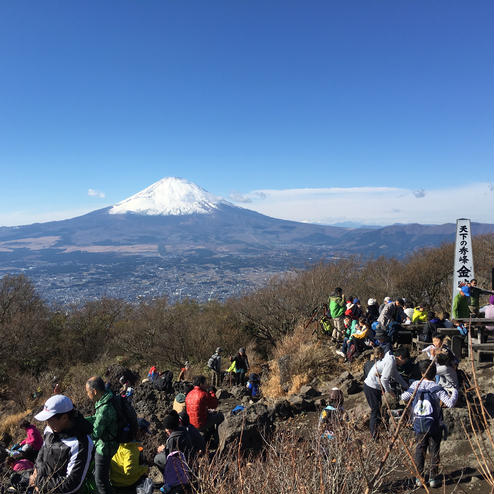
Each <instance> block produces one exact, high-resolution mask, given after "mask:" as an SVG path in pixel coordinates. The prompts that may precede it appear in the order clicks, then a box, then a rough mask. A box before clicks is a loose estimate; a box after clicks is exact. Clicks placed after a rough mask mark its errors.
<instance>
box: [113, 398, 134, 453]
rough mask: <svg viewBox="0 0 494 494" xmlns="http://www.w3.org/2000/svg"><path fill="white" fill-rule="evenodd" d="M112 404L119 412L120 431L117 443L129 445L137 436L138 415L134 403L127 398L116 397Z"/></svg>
mask: <svg viewBox="0 0 494 494" xmlns="http://www.w3.org/2000/svg"><path fill="white" fill-rule="evenodd" d="M112 404H113V407H114V408H115V411H116V412H117V421H118V431H117V437H116V439H115V440H116V441H117V442H118V443H119V444H121V443H129V442H131V441H135V438H136V435H137V430H138V426H137V414H136V411H135V410H134V407H133V406H132V403H131V402H130V400H129V399H128V398H127V397H124V396H120V395H116V396H113V398H112Z"/></svg>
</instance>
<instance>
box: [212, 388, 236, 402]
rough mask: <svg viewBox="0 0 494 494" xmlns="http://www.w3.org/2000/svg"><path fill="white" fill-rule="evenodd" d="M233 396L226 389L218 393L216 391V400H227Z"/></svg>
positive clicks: (219, 390)
mask: <svg viewBox="0 0 494 494" xmlns="http://www.w3.org/2000/svg"><path fill="white" fill-rule="evenodd" d="M232 396H233V395H232V394H231V393H230V392H229V391H228V390H226V389H218V391H216V398H218V400H226V399H228V398H231V397H232Z"/></svg>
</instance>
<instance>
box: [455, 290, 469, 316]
mask: <svg viewBox="0 0 494 494" xmlns="http://www.w3.org/2000/svg"><path fill="white" fill-rule="evenodd" d="M469 299H470V297H466V296H465V295H462V294H461V293H457V294H456V297H455V298H454V299H453V314H452V317H453V319H458V318H464V317H470V309H469V308H468V306H469V305H470V300H469Z"/></svg>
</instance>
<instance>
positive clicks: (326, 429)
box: [318, 388, 345, 439]
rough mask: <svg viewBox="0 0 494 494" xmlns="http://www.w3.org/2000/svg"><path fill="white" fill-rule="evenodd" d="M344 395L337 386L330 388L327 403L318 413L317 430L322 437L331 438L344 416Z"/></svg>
mask: <svg viewBox="0 0 494 494" xmlns="http://www.w3.org/2000/svg"><path fill="white" fill-rule="evenodd" d="M343 402H344V396H343V391H341V389H339V388H332V389H331V390H330V391H329V394H328V402H327V403H328V404H327V405H326V407H324V408H323V409H322V411H321V414H320V415H319V425H318V426H319V430H320V431H321V433H322V437H323V438H326V439H333V438H334V437H335V434H336V433H337V429H338V427H339V426H341V422H342V420H343V418H344V416H345V409H344V408H343Z"/></svg>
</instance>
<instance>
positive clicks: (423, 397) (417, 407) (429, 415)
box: [412, 386, 442, 434]
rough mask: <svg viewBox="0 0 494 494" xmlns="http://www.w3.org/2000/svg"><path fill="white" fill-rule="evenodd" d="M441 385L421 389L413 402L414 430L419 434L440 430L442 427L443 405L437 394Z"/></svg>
mask: <svg viewBox="0 0 494 494" xmlns="http://www.w3.org/2000/svg"><path fill="white" fill-rule="evenodd" d="M440 389H441V386H434V387H432V388H429V389H424V390H419V391H417V394H416V395H415V398H414V399H413V403H412V420H413V430H414V431H415V432H416V433H417V434H426V433H427V432H435V431H438V430H439V429H440V427H441V416H442V413H441V405H440V403H439V399H438V398H437V397H436V396H435V393H437V392H438V391H439V390H440Z"/></svg>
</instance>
